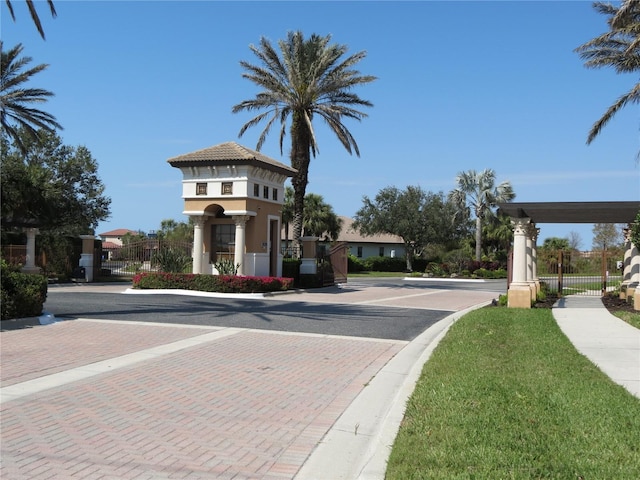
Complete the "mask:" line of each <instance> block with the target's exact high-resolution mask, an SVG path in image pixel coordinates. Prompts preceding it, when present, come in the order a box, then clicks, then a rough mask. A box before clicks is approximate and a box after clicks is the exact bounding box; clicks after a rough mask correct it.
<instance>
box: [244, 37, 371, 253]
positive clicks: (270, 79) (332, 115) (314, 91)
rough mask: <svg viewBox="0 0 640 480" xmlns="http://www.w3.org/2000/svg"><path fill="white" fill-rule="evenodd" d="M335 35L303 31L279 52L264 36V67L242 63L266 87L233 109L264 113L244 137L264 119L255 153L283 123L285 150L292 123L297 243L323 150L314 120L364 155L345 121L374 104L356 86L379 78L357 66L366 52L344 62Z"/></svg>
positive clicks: (257, 50)
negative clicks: (314, 165) (312, 169)
mask: <svg viewBox="0 0 640 480" xmlns="http://www.w3.org/2000/svg"><path fill="white" fill-rule="evenodd" d="M330 41H331V35H327V36H325V37H322V36H319V35H316V34H312V35H311V36H310V37H309V38H308V39H305V38H304V35H303V34H302V32H300V31H297V32H289V33H288V35H287V39H286V40H280V41H279V42H278V46H279V47H280V54H279V53H278V52H277V51H276V50H275V49H274V47H273V46H272V44H271V42H270V41H269V40H268V39H266V38H265V37H262V38H261V40H260V45H259V46H255V45H250V46H249V48H250V49H251V51H252V52H253V53H254V54H255V55H256V57H258V60H259V61H260V64H259V65H252V64H250V63H248V62H246V61H241V62H240V65H241V66H242V68H243V69H244V70H245V73H243V74H242V76H243V78H246V79H248V80H251V81H252V82H254V83H255V84H256V85H258V86H260V87H261V88H263V90H262V91H261V92H259V93H258V94H257V95H256V97H255V98H254V99H251V100H245V101H243V102H241V103H239V104H237V105H235V106H234V107H233V112H234V113H238V112H241V111H244V110H246V111H262V113H259V114H258V115H257V116H255V117H254V118H252V119H251V120H249V121H248V122H247V123H245V124H244V125H243V126H242V128H241V129H240V133H239V136H242V135H243V134H244V133H245V131H246V130H247V129H248V128H250V127H253V126H255V125H257V124H259V123H261V122H263V121H265V122H266V125H265V127H264V130H262V133H261V134H260V137H259V139H258V142H257V146H256V149H257V150H258V151H259V150H260V149H261V148H262V145H263V144H264V141H265V139H266V137H267V135H268V134H269V131H270V130H271V127H272V126H273V125H274V123H278V122H279V123H280V152H281V153H282V145H283V141H284V137H285V131H286V126H287V122H288V121H289V120H290V122H291V124H290V128H289V131H290V135H291V153H290V158H291V166H292V167H293V168H295V169H296V170H297V173H296V174H295V175H294V176H293V178H292V185H293V190H294V201H293V237H294V239H295V242H296V243H299V238H300V236H301V234H302V224H303V211H304V197H305V194H306V188H307V184H308V183H309V182H308V177H309V164H310V162H311V156H312V155H313V157H315V156H316V154H317V153H318V152H319V146H318V142H317V138H316V132H315V129H314V127H313V120H314V116H315V115H317V116H319V117H321V118H322V119H323V120H324V121H325V122H326V124H327V125H328V126H329V129H330V130H331V131H332V132H333V133H334V134H335V135H336V136H337V137H338V140H339V141H340V143H342V145H343V146H344V148H345V149H346V150H347V152H349V153H350V154H351V153H353V152H355V154H356V155H357V156H360V150H359V148H358V145H357V143H356V140H355V138H354V137H353V135H352V134H351V132H349V130H348V129H347V127H346V126H345V125H344V123H343V118H351V119H355V120H361V119H362V118H365V117H366V116H367V115H366V114H365V113H363V112H361V111H359V110H357V109H356V108H355V107H362V106H364V107H371V106H373V105H372V104H371V102H369V101H367V100H363V99H361V98H360V97H359V96H358V95H356V94H355V93H353V92H352V89H353V87H356V86H358V85H363V84H366V83H370V82H373V81H374V80H375V79H376V77H373V76H370V75H360V72H359V71H357V70H355V69H354V68H353V67H354V66H355V65H356V64H357V63H358V62H359V61H360V60H362V59H363V58H364V57H365V56H366V53H365V52H359V53H356V54H354V55H350V56H348V57H346V58H344V59H343V58H342V57H343V55H345V53H346V52H347V46H346V45H338V44H331V43H330Z"/></svg>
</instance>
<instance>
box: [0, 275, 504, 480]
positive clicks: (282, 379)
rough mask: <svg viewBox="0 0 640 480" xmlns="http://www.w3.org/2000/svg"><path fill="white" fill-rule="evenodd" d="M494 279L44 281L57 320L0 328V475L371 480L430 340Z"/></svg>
mask: <svg viewBox="0 0 640 480" xmlns="http://www.w3.org/2000/svg"><path fill="white" fill-rule="evenodd" d="M495 285H497V284H486V285H484V287H485V288H486V287H488V288H487V289H486V290H483V289H482V287H483V285H474V286H472V287H471V286H470V288H469V289H465V288H464V286H462V285H461V284H455V285H450V286H447V285H438V286H434V285H416V284H414V283H409V282H407V283H404V282H396V283H393V282H391V283H385V284H382V285H380V284H375V283H373V284H371V283H366V282H364V283H355V282H354V283H353V284H347V285H345V286H342V287H334V288H329V289H320V290H317V291H310V292H302V293H291V294H286V295H273V296H267V297H262V296H258V297H254V298H241V299H238V298H235V299H234V298H215V297H206V296H204V297H191V296H175V295H167V294H159V295H135V294H127V293H125V292H126V287H125V286H122V285H72V286H68V287H61V286H52V288H50V290H49V298H48V301H47V304H46V305H45V309H46V310H47V311H48V312H50V313H52V314H53V318H55V319H56V320H64V321H55V322H53V323H51V324H49V325H42V326H36V327H34V328H22V329H16V330H8V331H3V332H2V333H1V334H0V335H1V343H2V350H1V352H0V354H1V360H2V371H1V382H2V383H1V390H0V402H1V405H0V407H1V415H2V417H1V422H2V423H1V428H2V432H1V433H2V445H1V448H2V465H1V467H0V468H1V470H0V478H3V479H11V480H13V479H15V480H20V479H49V478H55V479H67V478H71V479H73V478H78V479H133V478H135V479H164V478H189V479H232V478H233V479H259V478H264V479H292V478H298V479H317V480H322V479H323V478H327V479H339V478H358V477H359V478H383V476H384V467H385V462H386V458H387V455H388V452H389V446H390V444H391V443H392V442H393V438H394V437H395V433H396V432H397V428H398V426H399V422H400V420H401V419H402V415H403V411H404V403H405V401H406V399H407V398H408V396H409V395H410V393H411V391H412V389H413V385H414V384H415V381H416V380H417V377H418V375H419V372H420V370H421V367H422V365H423V364H424V362H425V361H426V359H427V358H428V355H429V354H430V351H431V350H432V349H433V347H434V345H435V344H437V340H438V339H439V338H441V336H442V335H444V334H445V333H446V330H447V328H448V326H449V325H450V324H451V323H452V322H453V321H455V319H456V318H457V317H458V316H460V315H462V314H463V313H464V312H465V311H467V310H468V309H471V308H475V307H476V306H478V305H483V304H487V303H489V302H491V301H492V300H493V299H495V298H497V296H498V295H499V293H501V292H500V291H499V290H498V289H496V288H495ZM51 318H52V317H48V319H46V320H47V321H50V320H51ZM3 323H4V322H3Z"/></svg>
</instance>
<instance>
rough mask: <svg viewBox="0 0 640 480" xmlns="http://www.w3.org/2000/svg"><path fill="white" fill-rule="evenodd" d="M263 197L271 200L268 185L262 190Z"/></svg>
mask: <svg viewBox="0 0 640 480" xmlns="http://www.w3.org/2000/svg"><path fill="white" fill-rule="evenodd" d="M262 196H263V197H264V198H269V187H267V186H266V185H265V186H264V187H263V189H262Z"/></svg>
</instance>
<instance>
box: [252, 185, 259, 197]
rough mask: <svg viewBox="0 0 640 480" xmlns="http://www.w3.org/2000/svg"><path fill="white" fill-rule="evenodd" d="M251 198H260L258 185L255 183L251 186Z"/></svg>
mask: <svg viewBox="0 0 640 480" xmlns="http://www.w3.org/2000/svg"><path fill="white" fill-rule="evenodd" d="M253 196H254V197H259V196H260V185H258V184H257V183H254V184H253Z"/></svg>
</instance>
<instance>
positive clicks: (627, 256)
mask: <svg viewBox="0 0 640 480" xmlns="http://www.w3.org/2000/svg"><path fill="white" fill-rule="evenodd" d="M622 234H623V235H624V260H623V262H622V272H621V273H622V285H621V286H620V291H621V292H620V293H622V291H623V290H626V288H627V287H628V286H629V283H631V257H632V252H631V250H632V248H633V243H631V227H628V228H624V229H622Z"/></svg>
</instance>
